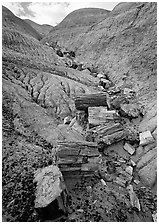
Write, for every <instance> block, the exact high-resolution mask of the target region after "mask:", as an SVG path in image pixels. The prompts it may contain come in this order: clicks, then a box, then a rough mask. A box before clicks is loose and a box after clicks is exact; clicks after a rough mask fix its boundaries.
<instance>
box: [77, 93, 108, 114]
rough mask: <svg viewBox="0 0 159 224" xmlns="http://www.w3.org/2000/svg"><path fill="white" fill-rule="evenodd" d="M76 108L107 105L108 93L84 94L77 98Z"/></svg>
mask: <svg viewBox="0 0 159 224" xmlns="http://www.w3.org/2000/svg"><path fill="white" fill-rule="evenodd" d="M75 106H76V109H78V110H82V109H85V108H88V107H99V106H107V93H93V94H82V95H81V96H77V97H76V99H75Z"/></svg>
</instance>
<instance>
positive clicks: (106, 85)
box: [99, 78, 112, 89]
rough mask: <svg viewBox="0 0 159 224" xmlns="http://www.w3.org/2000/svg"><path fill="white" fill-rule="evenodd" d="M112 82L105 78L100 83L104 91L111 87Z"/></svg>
mask: <svg viewBox="0 0 159 224" xmlns="http://www.w3.org/2000/svg"><path fill="white" fill-rule="evenodd" d="M111 84H112V83H111V82H110V81H109V80H107V79H105V78H101V79H100V81H99V85H101V86H103V88H104V89H108V88H109V87H110V86H111Z"/></svg>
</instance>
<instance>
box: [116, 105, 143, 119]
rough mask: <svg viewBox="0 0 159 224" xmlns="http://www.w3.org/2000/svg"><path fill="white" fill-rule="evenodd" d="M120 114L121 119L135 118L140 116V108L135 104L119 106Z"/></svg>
mask: <svg viewBox="0 0 159 224" xmlns="http://www.w3.org/2000/svg"><path fill="white" fill-rule="evenodd" d="M120 114H121V115H122V116H123V117H131V118H136V117H138V116H139V115H140V108H139V105H137V104H120Z"/></svg>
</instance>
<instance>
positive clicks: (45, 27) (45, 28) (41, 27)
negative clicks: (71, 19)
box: [24, 19, 53, 36]
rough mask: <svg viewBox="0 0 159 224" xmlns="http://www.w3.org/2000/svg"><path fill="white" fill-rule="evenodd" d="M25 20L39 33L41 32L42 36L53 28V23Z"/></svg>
mask: <svg viewBox="0 0 159 224" xmlns="http://www.w3.org/2000/svg"><path fill="white" fill-rule="evenodd" d="M24 21H25V22H27V23H28V24H29V25H31V26H32V27H33V28H34V29H35V30H36V31H37V32H38V33H40V34H41V35H42V36H45V35H46V34H48V33H49V32H50V30H51V29H52V28H53V27H52V26H51V25H47V24H42V25H39V24H37V23H35V22H33V21H31V20H30V19H25V20H24Z"/></svg>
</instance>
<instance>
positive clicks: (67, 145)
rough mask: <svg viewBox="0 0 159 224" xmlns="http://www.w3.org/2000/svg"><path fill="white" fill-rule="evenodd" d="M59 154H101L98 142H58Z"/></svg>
mask: <svg viewBox="0 0 159 224" xmlns="http://www.w3.org/2000/svg"><path fill="white" fill-rule="evenodd" d="M57 146H58V149H57V156H59V157H60V158H62V157H66V156H69V157H70V156H99V152H98V148H97V143H94V142H87V141H81V142H69V141H68V142H58V144H57Z"/></svg>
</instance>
